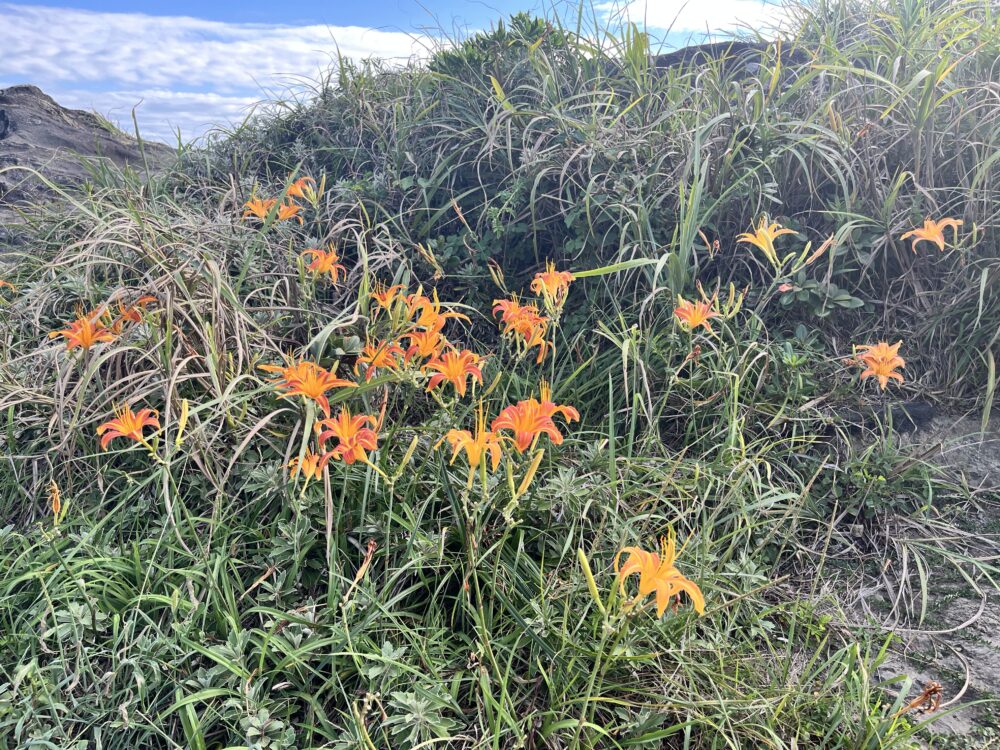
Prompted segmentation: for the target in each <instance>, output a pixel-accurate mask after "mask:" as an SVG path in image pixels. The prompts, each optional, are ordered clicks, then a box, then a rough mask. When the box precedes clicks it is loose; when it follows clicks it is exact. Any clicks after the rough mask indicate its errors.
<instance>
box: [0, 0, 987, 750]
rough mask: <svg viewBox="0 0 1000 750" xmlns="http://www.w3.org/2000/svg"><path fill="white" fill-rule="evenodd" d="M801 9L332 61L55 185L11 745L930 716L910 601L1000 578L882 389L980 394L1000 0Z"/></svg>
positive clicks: (16, 425)
mask: <svg viewBox="0 0 1000 750" xmlns="http://www.w3.org/2000/svg"><path fill="white" fill-rule="evenodd" d="M791 13H792V18H793V23H792V24H791V27H790V31H788V32H787V33H786V34H785V35H784V38H783V39H782V41H781V42H780V43H777V44H770V45H762V52H761V53H760V55H759V56H758V58H757V59H756V61H755V62H754V63H753V64H752V65H748V64H744V63H740V64H738V65H737V64H730V63H729V62H727V61H725V60H722V61H718V62H705V63H704V64H699V65H695V66H679V67H670V68H666V69H661V68H657V67H656V66H655V65H654V63H653V53H655V50H651V48H650V43H649V39H648V37H647V36H646V35H644V34H643V33H641V32H640V31H639V30H637V29H635V28H634V27H626V28H623V29H620V30H618V31H617V32H614V33H613V32H612V31H609V30H607V29H606V28H600V27H599V26H595V24H594V23H592V22H591V20H588V16H587V15H586V14H585V13H584V14H581V15H579V16H576V15H574V16H572V17H571V18H570V19H569V21H567V20H566V19H562V20H561V21H560V22H557V21H556V20H555V19H550V20H537V19H532V18H529V17H527V16H517V17H515V18H512V19H509V20H508V21H506V22H504V23H503V24H498V25H497V27H496V28H495V29H493V30H492V31H490V32H487V33H483V34H479V35H476V36H473V37H471V38H469V39H467V40H464V41H460V42H456V43H453V44H450V45H448V46H446V47H445V48H443V49H442V50H440V51H438V52H436V53H434V54H433V55H432V56H430V57H429V59H426V60H422V61H419V62H414V63H412V64H410V65H408V66H405V67H402V68H400V67H399V66H390V65H388V64H385V63H383V62H380V61H377V60H372V61H365V62H350V61H346V60H344V61H341V62H339V64H338V65H337V66H336V68H335V69H334V70H332V71H331V73H330V75H329V77H328V78H326V79H324V80H322V81H319V82H317V83H316V85H315V87H314V88H313V89H312V90H311V91H310V92H309V95H308V96H303V97H302V98H300V99H291V100H287V101H275V102H271V103H270V104H269V105H267V106H266V107H264V108H263V109H262V110H261V111H259V112H258V113H257V114H256V115H255V116H254V117H252V118H250V119H249V120H248V121H247V122H246V123H244V124H243V125H241V126H240V127H239V128H237V129H235V130H232V131H228V132H220V133H217V134H215V135H214V136H213V137H212V138H210V139H209V140H208V142H207V143H206V144H203V147H201V148H198V149H189V150H187V151H185V152H184V153H183V154H182V156H181V158H180V160H179V162H178V165H177V166H176V167H175V168H173V169H171V170H167V171H165V172H163V173H157V174H149V175H147V174H140V173H135V172H130V171H126V172H124V173H111V172H107V171H97V172H95V174H94V178H93V181H92V184H90V185H89V186H88V187H87V189H86V190H84V191H82V192H79V193H71V194H67V195H66V201H65V202H64V203H62V204H60V205H59V207H58V208H49V209H45V210H40V211H39V212H37V213H35V214H32V215H31V216H29V217H28V218H29V225H28V227H27V229H26V230H24V231H25V232H26V233H27V239H26V243H25V244H22V245H19V246H18V247H16V248H12V249H11V250H10V252H8V253H7V254H5V255H3V256H0V278H2V279H3V281H2V282H0V449H2V450H0V455H2V459H0V513H2V516H0V517H2V518H3V521H2V525H0V562H2V570H3V575H2V579H0V747H4V748H15V747H16V748H56V747H58V748H79V749H82V748H88V749H89V748H182V747H183V748H254V749H257V748H274V749H278V748H337V749H338V750H346V749H347V748H368V749H371V748H383V747H386V748H388V747H392V748H418V747H420V748H430V747H456V748H472V747H476V748H514V747H521V748H527V749H540V748H597V747H601V748H603V747H609V748H612V747H623V748H624V747H629V748H631V747H647V748H659V747H667V748H675V747H676V748H744V747H747V748H748V747H754V748H756V747H774V748H785V747H823V748H891V747H910V746H913V744H912V743H913V742H914V741H915V738H916V737H917V735H918V734H919V732H920V731H921V726H922V725H923V724H925V723H927V722H930V721H933V719H934V718H935V716H936V715H940V713H941V712H943V711H947V710H949V703H950V701H949V698H951V697H952V696H943V697H944V701H942V696H941V695H940V693H939V692H935V691H934V690H933V686H927V685H922V684H914V683H913V681H912V680H911V679H910V678H909V677H908V676H906V675H905V674H903V675H898V676H889V677H888V678H886V677H885V676H879V672H878V667H879V665H880V664H881V663H882V662H883V661H884V659H885V655H886V653H887V650H888V649H889V648H890V647H891V646H892V644H893V642H894V640H895V639H896V638H898V636H897V635H895V634H894V629H895V631H897V632H898V631H900V630H904V631H906V632H910V631H912V630H913V629H918V628H919V627H920V625H921V622H922V618H923V615H924V613H925V612H926V611H927V607H928V602H929V601H930V600H932V599H933V597H934V580H935V576H936V575H937V572H938V571H940V570H942V569H943V568H945V567H947V568H949V569H950V570H952V571H953V572H955V573H956V574H957V575H960V576H961V577H962V578H964V580H965V581H967V582H968V584H969V586H971V587H973V588H975V589H977V590H985V589H987V588H992V587H994V583H995V579H994V575H995V573H996V567H995V555H993V553H992V547H991V545H990V541H989V539H987V538H985V537H979V536H975V535H972V534H968V533H959V532H958V531H956V528H955V525H954V522H955V519H956V518H957V517H959V516H960V515H961V514H962V513H963V512H965V511H967V510H968V509H969V508H970V507H972V506H976V507H979V506H981V505H982V504H984V503H988V502H989V501H990V497H989V496H988V495H987V494H985V493H983V492H981V491H979V490H978V489H977V488H976V487H970V486H967V485H963V483H962V482H961V480H960V478H956V477H954V476H947V475H945V474H943V473H942V472H941V471H939V470H938V469H937V468H936V467H934V466H932V465H930V464H929V463H927V462H925V461H923V460H921V459H920V458H919V457H913V456H910V455H906V454H904V453H903V452H902V451H901V450H900V449H899V448H898V446H897V441H896V437H895V433H894V432H893V429H892V425H891V424H890V423H891V422H892V421H893V420H894V419H895V420H897V421H898V420H899V419H900V416H899V415H901V414H902V415H905V414H906V413H907V412H906V410H905V405H906V404H909V403H912V402H914V401H921V402H923V401H927V402H933V403H934V404H935V405H936V408H938V409H939V410H941V411H943V412H947V411H948V410H956V411H962V410H964V411H968V410H970V409H975V410H977V411H978V413H980V414H982V415H983V418H984V420H988V419H989V409H990V404H991V402H992V399H993V395H994V388H995V382H996V378H995V370H996V367H995V357H996V352H997V348H998V345H997V338H998V332H1000V283H998V277H1000V246H998V244H997V240H996V234H995V230H996V227H997V224H998V213H1000V149H998V145H1000V88H998V86H997V83H996V79H997V75H996V73H997V70H998V67H1000V62H998V58H1000V14H998V13H997V10H996V8H995V6H993V5H991V4H989V3H987V2H984V1H983V0H979V1H972V0H969V1H963V0H958V1H956V2H935V1H933V0H885V1H884V2H881V3H872V2H860V1H858V2H853V1H847V0H845V1H829V0H820V1H819V2H815V3H812V4H810V5H808V6H807V5H802V6H795V7H793V8H792V9H791ZM789 50H795V51H796V52H795V54H794V55H791V54H789ZM802 55H805V56H806V57H805V60H804V61H802V58H801V56H802ZM901 405H903V406H901ZM901 409H902V411H901ZM897 426H898V425H897ZM921 691H923V692H921ZM942 702H943V703H944V707H942V708H939V709H938V710H937V711H936V712H930V713H927V709H930V708H934V707H935V706H936V704H939V703H942ZM922 712H924V713H922Z"/></svg>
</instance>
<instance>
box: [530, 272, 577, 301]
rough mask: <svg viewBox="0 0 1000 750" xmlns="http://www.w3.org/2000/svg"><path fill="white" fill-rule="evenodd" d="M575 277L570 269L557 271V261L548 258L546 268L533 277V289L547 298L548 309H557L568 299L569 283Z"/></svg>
mask: <svg viewBox="0 0 1000 750" xmlns="http://www.w3.org/2000/svg"><path fill="white" fill-rule="evenodd" d="M575 278H576V277H575V276H573V274H571V273H570V272H569V271H557V270H556V265H555V263H553V262H552V261H551V260H547V261H545V270H544V271H540V272H539V273H536V274H535V278H534V279H532V281H531V291H533V292H534V293H535V294H537V295H538V296H539V297H542V298H543V299H544V300H545V306H546V309H552V310H556V309H559V308H560V307H562V306H563V303H564V302H565V301H566V295H567V294H568V293H569V285H570V284H571V283H572V282H573V280H574V279H575Z"/></svg>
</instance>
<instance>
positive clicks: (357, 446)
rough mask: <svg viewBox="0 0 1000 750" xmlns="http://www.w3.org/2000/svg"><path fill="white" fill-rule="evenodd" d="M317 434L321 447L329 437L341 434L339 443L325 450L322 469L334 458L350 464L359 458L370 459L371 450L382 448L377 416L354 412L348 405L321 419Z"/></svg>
mask: <svg viewBox="0 0 1000 750" xmlns="http://www.w3.org/2000/svg"><path fill="white" fill-rule="evenodd" d="M369 425H370V426H369ZM316 434H317V435H318V438H317V440H318V442H319V445H320V449H321V450H323V449H324V448H325V445H326V441H327V440H329V439H330V438H337V445H336V446H335V447H334V448H333V449H332V450H329V451H326V452H324V453H323V455H322V457H321V458H320V460H319V469H320V471H322V469H323V467H324V466H325V465H326V464H327V462H328V461H329V460H330V459H331V458H339V459H340V460H341V461H343V462H344V463H345V464H348V465H350V464H353V463H354V462H355V461H363V462H367V461H368V451H373V450H376V449H377V448H378V421H377V420H376V419H375V417H372V416H369V415H368V414H358V415H357V416H353V415H352V414H351V410H350V409H348V408H347V407H346V406H345V407H343V408H342V409H341V410H340V413H339V414H338V415H337V417H336V418H335V419H324V420H322V421H320V422H317V423H316Z"/></svg>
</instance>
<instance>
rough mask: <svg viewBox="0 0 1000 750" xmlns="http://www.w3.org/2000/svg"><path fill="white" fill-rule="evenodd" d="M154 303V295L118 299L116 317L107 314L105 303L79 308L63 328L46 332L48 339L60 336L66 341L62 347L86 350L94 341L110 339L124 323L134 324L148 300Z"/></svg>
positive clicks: (119, 333) (68, 349)
mask: <svg viewBox="0 0 1000 750" xmlns="http://www.w3.org/2000/svg"><path fill="white" fill-rule="evenodd" d="M153 302H156V297H151V296H145V297H140V298H139V299H137V300H136V301H135V303H134V304H132V305H125V304H123V303H122V302H121V301H119V302H118V316H117V317H116V316H114V315H112V314H111V311H110V310H109V309H108V308H107V306H106V305H101V306H100V307H98V308H96V309H95V310H91V311H90V312H87V313H85V312H83V309H82V308H77V310H76V320H74V321H72V322H70V323H69V324H68V325H67V327H66V328H63V329H61V330H58V331H52V332H51V333H49V338H50V339H54V338H58V337H60V336H61V337H62V338H63V339H65V341H66V350H67V351H70V350H72V349H83V350H84V351H87V350H89V349H90V348H91V347H92V346H94V345H95V344H102V343H107V342H109V341H114V340H115V339H116V338H117V337H118V336H120V335H121V333H122V332H123V331H124V330H125V324H126V323H138V322H140V321H141V320H142V311H143V310H145V309H146V308H147V307H148V306H149V305H150V304H151V303H153Z"/></svg>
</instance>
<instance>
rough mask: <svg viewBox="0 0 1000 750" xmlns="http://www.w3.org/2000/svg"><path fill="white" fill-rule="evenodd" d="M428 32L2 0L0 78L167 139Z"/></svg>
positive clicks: (405, 50)
mask: <svg viewBox="0 0 1000 750" xmlns="http://www.w3.org/2000/svg"><path fill="white" fill-rule="evenodd" d="M427 41H428V40H427V39H426V38H421V37H419V36H416V35H410V34H405V33H402V32H393V31H381V30H378V29H368V28H363V27H358V26H325V25H311V26H275V25H264V24H241V23H222V22H218V21H206V20H203V19H198V18H190V17H185V16H151V15H145V14H141V13H101V12H93V11H83V10H74V9H67V8H52V7H44V6H37V5H21V4H10V3H0V50H2V51H3V52H2V54H3V65H2V67H0V85H10V84H14V83H34V84H36V85H39V86H41V87H42V88H43V89H45V90H46V91H47V92H48V93H50V94H52V95H53V96H54V97H55V98H56V99H57V100H59V101H60V102H61V103H63V104H66V105H69V106H76V107H81V108H86V109H96V110H98V111H100V112H101V113H103V114H110V115H111V119H113V120H118V121H121V122H122V123H126V124H127V123H129V122H130V119H131V114H130V110H131V108H132V107H133V106H134V105H136V104H138V103H139V101H140V100H142V101H143V102H144V103H143V105H142V106H141V107H140V109H139V113H140V124H141V125H142V126H143V127H144V129H145V130H146V132H147V133H148V134H149V135H151V136H154V137H160V138H169V137H170V131H171V128H172V127H176V126H178V125H179V126H180V127H181V128H182V133H183V135H185V137H192V136H196V135H200V134H201V133H203V132H204V130H205V125H206V124H208V123H212V122H220V123H221V122H231V121H233V120H238V119H241V115H242V112H243V111H245V110H246V108H247V106H248V105H250V104H252V103H253V102H255V101H257V100H258V99H261V98H263V97H264V95H265V89H269V88H272V87H274V86H275V85H278V84H280V82H282V81H284V82H287V81H288V80H289V79H291V78H292V77H296V76H302V77H306V78H314V77H315V76H316V75H317V74H318V73H319V72H320V71H321V70H323V69H325V68H327V67H328V66H329V65H330V64H331V62H332V61H333V60H334V59H335V56H336V54H337V52H338V50H339V52H340V54H342V55H345V56H347V57H352V58H355V59H358V58H364V57H369V56H377V57H382V58H387V59H395V60H399V61H403V60H406V59H408V58H410V57H411V56H413V55H417V54H420V53H421V51H422V50H423V49H424V48H425V47H426V45H427Z"/></svg>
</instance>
